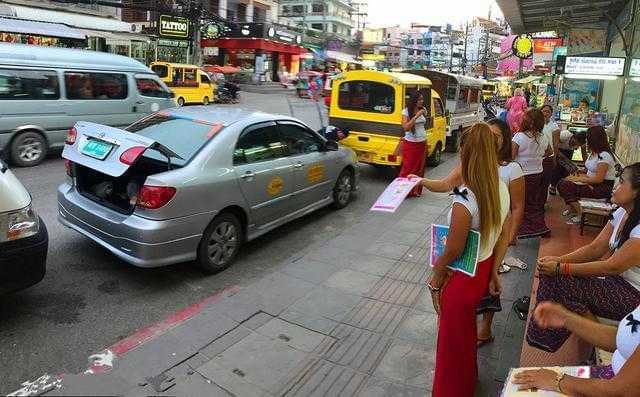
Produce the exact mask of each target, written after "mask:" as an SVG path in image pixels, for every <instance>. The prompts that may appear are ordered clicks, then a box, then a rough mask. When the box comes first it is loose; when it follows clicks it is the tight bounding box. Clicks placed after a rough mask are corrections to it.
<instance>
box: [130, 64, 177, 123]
mask: <svg viewBox="0 0 640 397" xmlns="http://www.w3.org/2000/svg"><path fill="white" fill-rule="evenodd" d="M134 78H135V81H136V89H137V90H138V95H137V98H136V99H135V106H136V109H135V110H136V112H137V113H138V114H139V115H138V117H139V118H142V116H144V115H147V114H149V113H152V112H157V111H158V110H163V109H167V108H171V107H175V102H174V101H173V99H171V96H172V94H171V91H170V90H169V88H168V87H167V86H166V85H165V84H164V83H163V82H162V80H160V79H159V78H158V77H156V76H154V75H152V74H137V75H135V76H134Z"/></svg>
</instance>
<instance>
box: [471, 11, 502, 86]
mask: <svg viewBox="0 0 640 397" xmlns="http://www.w3.org/2000/svg"><path fill="white" fill-rule="evenodd" d="M465 31H466V47H467V51H466V58H465V64H466V71H467V72H468V73H470V74H475V75H478V76H483V77H493V76H495V75H496V73H497V68H498V61H499V60H500V54H501V50H500V45H501V43H502V42H503V41H504V39H505V38H506V37H507V36H508V35H509V29H508V27H507V25H506V23H505V22H504V21H496V20H492V19H487V18H474V19H473V21H472V22H471V23H470V24H468V25H467V26H466V27H465Z"/></svg>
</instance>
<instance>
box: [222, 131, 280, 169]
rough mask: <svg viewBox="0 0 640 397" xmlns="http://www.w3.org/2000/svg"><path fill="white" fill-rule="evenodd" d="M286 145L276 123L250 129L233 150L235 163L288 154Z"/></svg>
mask: <svg viewBox="0 0 640 397" xmlns="http://www.w3.org/2000/svg"><path fill="white" fill-rule="evenodd" d="M286 155H287V153H286V146H285V144H284V143H283V142H282V139H281V138H280V134H278V130H277V129H276V127H275V125H270V126H265V127H261V128H256V129H249V130H247V131H245V132H243V133H242V135H240V138H239V139H238V143H237V144H236V148H235V150H234V152H233V163H234V164H235V165H240V164H251V163H258V162H261V161H267V160H272V159H275V158H279V157H284V156H286Z"/></svg>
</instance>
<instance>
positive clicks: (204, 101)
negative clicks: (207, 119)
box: [202, 96, 209, 106]
mask: <svg viewBox="0 0 640 397" xmlns="http://www.w3.org/2000/svg"><path fill="white" fill-rule="evenodd" d="M202 104H203V105H204V106H207V105H209V97H208V96H206V97H204V98H202Z"/></svg>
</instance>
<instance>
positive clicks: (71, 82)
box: [64, 72, 128, 100]
mask: <svg viewBox="0 0 640 397" xmlns="http://www.w3.org/2000/svg"><path fill="white" fill-rule="evenodd" d="M64 83H65V87H66V89H67V98H68V99H94V100H113V99H125V98H126V97H127V94H128V92H127V91H128V87H127V75H126V74H119V73H85V72H65V73H64Z"/></svg>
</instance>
